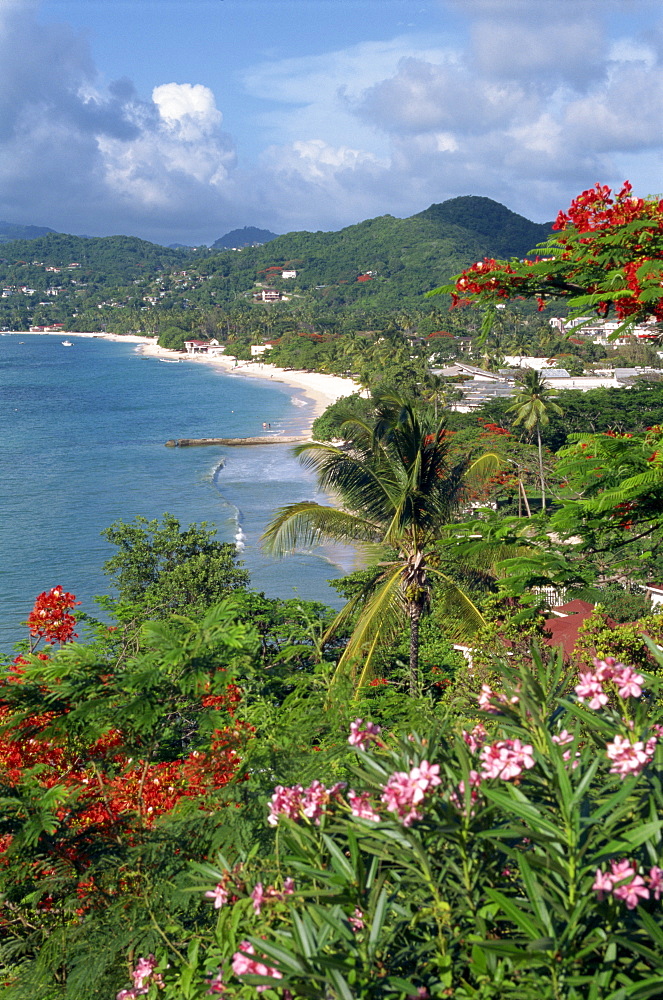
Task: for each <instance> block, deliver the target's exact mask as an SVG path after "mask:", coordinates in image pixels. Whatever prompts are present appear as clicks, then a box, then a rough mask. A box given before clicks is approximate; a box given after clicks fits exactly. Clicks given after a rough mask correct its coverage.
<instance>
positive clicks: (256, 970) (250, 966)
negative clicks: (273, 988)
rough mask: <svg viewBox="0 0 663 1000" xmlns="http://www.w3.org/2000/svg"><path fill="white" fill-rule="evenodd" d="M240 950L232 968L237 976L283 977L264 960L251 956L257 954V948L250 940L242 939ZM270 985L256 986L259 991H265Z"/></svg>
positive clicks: (236, 954) (235, 956)
mask: <svg viewBox="0 0 663 1000" xmlns="http://www.w3.org/2000/svg"><path fill="white" fill-rule="evenodd" d="M239 947H240V950H239V951H236V952H235V954H234V955H233V957H232V970H233V972H234V973H235V975H236V976H245V975H247V973H248V975H251V976H265V977H267V976H269V978H270V979H283V974H282V973H281V972H279V970H278V969H274V968H273V967H272V966H270V965H265V963H264V962H257V961H256V960H255V959H253V958H251V957H250V956H252V955H255V949H254V947H253V945H252V944H251V942H250V941H241V942H240V945H239ZM267 989H269V986H267V985H265V986H256V991H257V992H258V993H264V991H265V990H267Z"/></svg>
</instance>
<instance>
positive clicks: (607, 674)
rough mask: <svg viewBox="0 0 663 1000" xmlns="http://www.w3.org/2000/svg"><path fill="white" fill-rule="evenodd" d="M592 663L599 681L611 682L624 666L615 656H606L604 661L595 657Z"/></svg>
mask: <svg viewBox="0 0 663 1000" xmlns="http://www.w3.org/2000/svg"><path fill="white" fill-rule="evenodd" d="M592 662H593V663H594V674H595V676H596V679H597V680H599V681H611V680H612V679H613V677H614V676H615V674H616V673H619V671H620V670H621V669H622V667H623V666H624V664H623V663H618V662H617V660H616V659H615V658H614V656H606V657H605V659H603V660H600V659H598V658H597V657H596V656H595V657H594V658H593V661H592Z"/></svg>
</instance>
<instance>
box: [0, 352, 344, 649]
mask: <svg viewBox="0 0 663 1000" xmlns="http://www.w3.org/2000/svg"><path fill="white" fill-rule="evenodd" d="M72 340H73V344H74V346H73V347H64V346H63V345H62V343H61V339H60V337H56V336H39V335H32V336H31V335H29V334H4V335H2V336H0V448H1V451H0V469H1V473H0V652H5V653H6V652H9V650H10V649H11V645H12V643H13V642H15V641H16V640H17V639H20V638H24V637H25V630H24V629H22V628H21V627H20V625H19V623H20V622H22V621H25V619H26V617H27V615H28V613H29V611H30V609H31V607H32V604H33V602H34V598H35V596H36V595H37V594H38V593H40V592H41V591H43V590H47V589H49V588H50V587H52V586H56V585H61V586H63V587H64V588H65V589H66V590H69V591H72V592H73V593H75V594H76V596H77V597H78V599H79V600H81V601H82V609H83V610H85V611H88V612H90V613H92V614H98V613H99V612H98V608H97V606H96V604H95V603H94V601H93V598H94V596H95V595H98V594H107V593H112V588H111V586H110V581H109V579H108V578H107V577H106V576H105V575H104V573H103V572H102V569H101V567H102V564H103V562H104V561H105V560H106V559H107V558H108V557H109V556H110V555H112V554H113V551H114V548H113V546H111V545H110V544H109V543H108V542H107V541H106V540H105V539H104V538H102V537H101V534H100V532H101V531H102V529H103V528H105V527H107V526H108V525H109V524H111V523H112V522H113V521H116V520H118V519H122V520H124V521H130V520H131V519H132V518H133V517H134V516H135V515H136V514H142V515H143V516H144V517H147V518H150V519H151V518H156V517H160V516H161V515H163V513H164V512H166V511H167V512H168V513H170V514H173V515H174V516H175V517H177V518H179V520H180V522H181V523H182V525H188V524H190V523H192V522H200V521H207V522H208V523H209V525H210V526H213V527H215V528H216V529H217V538H218V540H220V541H232V542H235V544H236V545H237V547H238V554H239V555H240V556H241V558H242V559H243V561H244V563H245V566H246V568H247V569H248V570H249V571H250V574H251V586H252V587H253V588H254V589H256V590H261V591H264V592H265V593H266V594H267V595H268V596H272V597H284V598H285V597H296V596H299V597H301V598H303V599H306V600H320V601H325V602H326V603H328V604H332V605H333V606H338V604H339V602H338V596H337V594H336V592H335V591H334V590H332V589H331V588H330V587H329V585H328V584H327V580H328V579H330V578H333V577H338V576H341V575H343V573H346V572H349V571H350V570H351V569H352V555H351V553H349V552H347V551H345V552H343V551H340V552H334V551H333V550H316V551H315V552H313V553H311V554H302V555H296V556H290V557H288V558H286V559H283V560H276V559H271V558H269V557H267V556H266V555H265V554H264V553H263V552H262V551H261V549H260V545H259V538H260V535H261V533H262V531H263V530H264V527H265V525H266V524H267V523H268V521H269V520H270V517H271V516H272V514H273V512H274V510H275V509H276V508H278V507H280V506H283V505H285V504H288V503H294V502H296V501H299V500H303V499H309V498H316V499H321V498H320V497H319V495H318V494H317V493H316V489H315V483H314V480H313V478H312V476H311V474H310V473H309V472H307V471H306V470H304V469H302V467H301V466H300V465H299V463H298V461H297V460H296V459H295V458H294V456H293V455H292V449H291V447H289V446H287V445H265V446H256V447H240V448H238V447H227V448H222V447H203V448H182V449H180V448H166V447H164V444H165V442H166V441H167V440H168V439H170V438H181V437H249V436H252V435H262V434H263V433H264V431H263V429H262V424H263V422H266V423H270V424H271V428H272V431H281V432H283V433H285V434H296V433H299V432H301V430H302V428H303V427H306V426H307V425H308V423H309V422H310V416H311V413H312V407H313V403H312V402H311V401H309V400H307V399H306V397H305V396H304V394H303V392H302V391H301V390H296V389H293V388H292V387H290V386H287V385H285V384H284V383H280V382H276V381H274V382H272V381H271V380H270V381H267V380H262V379H251V378H248V377H245V376H236V375H232V374H227V373H225V372H221V371H219V370H218V369H216V368H215V367H214V366H211V365H202V364H192V363H186V362H183V363H182V364H177V365H174V364H163V363H162V362H160V361H159V360H158V359H156V358H149V357H145V356H143V355H141V354H140V353H139V352H138V351H137V350H136V345H135V344H129V343H122V342H115V341H106V340H101V339H92V338H90V339H87V338H82V337H81V338H72ZM323 502H324V501H323Z"/></svg>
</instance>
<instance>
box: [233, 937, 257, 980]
mask: <svg viewBox="0 0 663 1000" xmlns="http://www.w3.org/2000/svg"><path fill="white" fill-rule="evenodd" d="M239 948H240V950H239V951H236V952H235V954H234V955H233V958H232V969H233V972H234V973H235V975H236V976H243V975H244V974H245V973H246V972H250V971H251V966H252V965H253V964H254V962H253V960H252V959H251V958H250V957H249V956H250V955H255V953H256V952H255V948H254V947H253V945H252V944H251V942H250V941H240V945H239Z"/></svg>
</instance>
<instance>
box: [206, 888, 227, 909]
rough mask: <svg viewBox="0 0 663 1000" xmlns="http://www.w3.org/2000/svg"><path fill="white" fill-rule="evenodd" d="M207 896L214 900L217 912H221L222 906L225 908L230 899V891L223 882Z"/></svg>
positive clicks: (207, 893)
mask: <svg viewBox="0 0 663 1000" xmlns="http://www.w3.org/2000/svg"><path fill="white" fill-rule="evenodd" d="M205 895H206V896H207V898H208V899H213V900H214V909H215V910H219V909H221V907H222V906H225V904H226V903H227V902H228V899H229V894H228V890H227V889H226V887H225V885H223V883H222V882H219V883H218V884H217V885H216V886H215V888H214V889H210V890H209V892H206V893H205Z"/></svg>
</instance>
